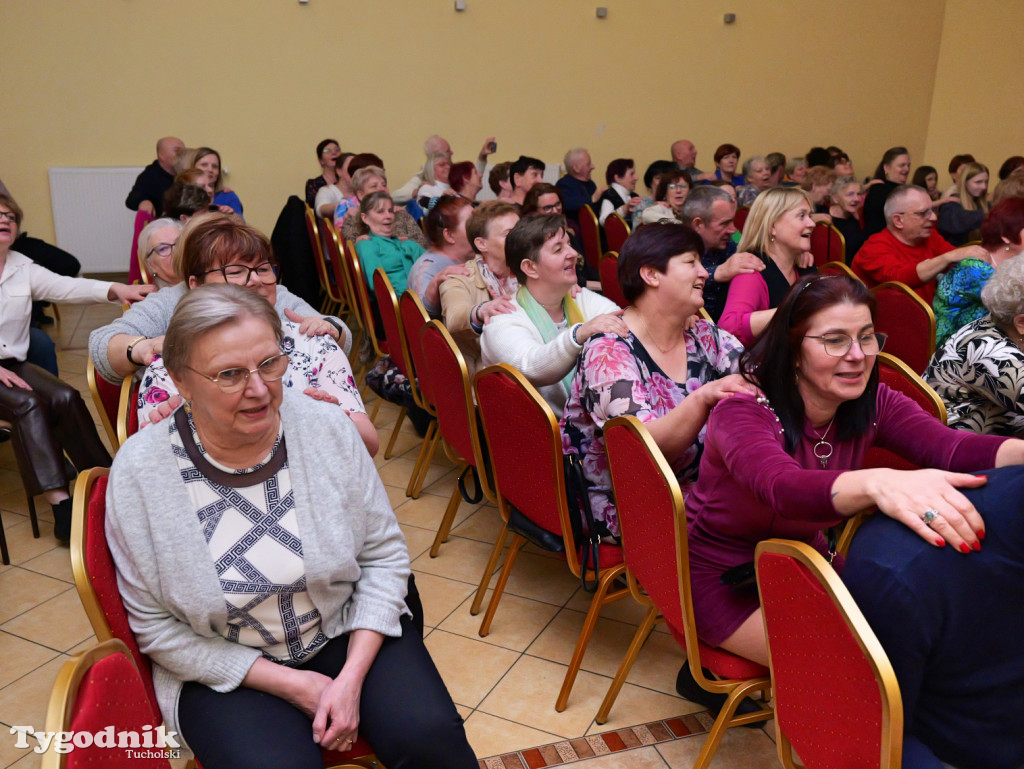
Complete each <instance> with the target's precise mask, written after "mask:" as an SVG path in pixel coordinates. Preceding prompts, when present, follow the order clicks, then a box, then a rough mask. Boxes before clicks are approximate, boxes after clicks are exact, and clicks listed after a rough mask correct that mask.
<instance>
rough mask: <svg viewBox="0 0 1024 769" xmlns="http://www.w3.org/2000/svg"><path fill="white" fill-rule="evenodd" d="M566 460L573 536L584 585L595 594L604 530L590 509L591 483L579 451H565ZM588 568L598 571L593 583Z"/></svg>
mask: <svg viewBox="0 0 1024 769" xmlns="http://www.w3.org/2000/svg"><path fill="white" fill-rule="evenodd" d="M562 460H563V462H564V466H565V496H566V501H567V502H568V503H569V522H570V523H571V524H572V538H573V542H575V543H576V548H577V550H579V551H580V586H581V587H582V588H583V590H584V591H586V592H587V593H593V592H595V591H596V590H597V585H598V583H599V582H600V581H601V574H600V571H601V558H600V547H601V532H600V531H598V529H597V526H595V525H594V513H593V511H592V510H591V508H590V494H589V493H588V490H589V488H590V484H589V483H588V481H587V477H586V476H585V475H584V474H583V463H582V462H581V461H580V456H579V454H565V455H564V456H563V457H562ZM584 527H585V529H586V530H584ZM588 570H592V571H593V572H594V581H593V582H592V583H591V582H587V571H588Z"/></svg>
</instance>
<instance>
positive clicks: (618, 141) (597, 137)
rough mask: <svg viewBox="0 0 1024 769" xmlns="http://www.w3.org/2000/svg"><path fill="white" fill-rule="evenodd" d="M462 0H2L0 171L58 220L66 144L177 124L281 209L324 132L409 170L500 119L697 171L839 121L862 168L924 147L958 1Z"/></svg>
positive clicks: (801, 145) (168, 130)
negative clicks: (53, 180) (673, 156)
mask: <svg viewBox="0 0 1024 769" xmlns="http://www.w3.org/2000/svg"><path fill="white" fill-rule="evenodd" d="M598 2H602V3H605V4H606V5H608V7H609V17H608V18H607V19H605V20H603V21H602V20H598V19H596V18H595V14H594V8H595V6H596V5H597V4H598ZM468 5H469V9H468V10H467V11H466V12H465V13H455V12H454V11H453V10H452V6H453V3H452V0H393V1H392V2H390V3H384V2H381V1H380V0H311V2H310V3H309V4H308V5H300V4H299V3H298V2H295V0H244V2H243V1H242V0H233V1H229V0H217V1H216V2H198V0H181V1H180V2H156V1H155V0H90V1H89V2H66V0H65V1H64V2H60V1H58V0H2V22H0V51H2V52H3V60H4V65H3V74H4V81H5V84H4V89H3V90H4V95H3V101H2V105H0V177H2V178H3V180H4V182H5V183H6V184H7V186H8V187H9V188H10V189H11V190H12V192H13V193H14V194H15V195H16V196H17V197H18V199H19V202H20V203H21V204H22V206H23V207H24V208H25V210H26V214H27V221H26V225H27V227H28V228H30V229H31V230H32V231H33V232H34V233H35V234H37V235H39V236H41V237H52V232H53V230H52V218H51V214H50V204H49V200H50V198H49V189H48V182H47V169H48V168H49V167H50V166H64V165H68V166H90V165H143V164H145V163H148V162H149V161H150V160H151V159H152V158H153V143H154V141H155V139H156V138H158V137H159V136H162V135H165V134H176V135H178V136H180V137H181V138H183V139H184V140H185V141H186V143H188V144H189V145H190V146H196V145H199V144H204V143H205V144H209V145H211V146H213V147H215V148H217V149H218V150H220V152H221V154H222V157H223V160H224V163H225V166H226V167H227V168H228V169H229V170H230V171H231V174H230V177H229V178H228V184H229V186H231V187H232V188H234V189H235V190H236V191H237V192H238V194H239V195H240V197H241V199H242V201H243V203H244V204H245V207H246V215H247V218H248V219H249V221H250V222H252V223H253V224H255V225H257V226H258V227H261V228H263V229H265V230H267V231H269V230H270V229H271V228H272V227H273V224H274V221H275V219H276V216H277V214H278V212H279V211H280V209H281V206H282V205H283V203H284V200H285V198H286V197H287V195H288V194H290V193H293V192H294V193H299V194H301V190H302V185H303V182H304V181H305V179H306V178H308V177H310V176H313V175H314V173H315V171H316V170H317V165H316V163H315V159H314V147H315V145H316V143H317V141H318V140H320V139H321V138H323V137H325V136H335V137H337V138H338V139H340V140H341V143H342V146H343V148H345V149H352V150H356V151H359V150H372V151H375V152H377V153H378V154H380V155H381V156H382V157H383V158H384V160H385V161H386V164H387V166H388V170H389V174H390V177H391V181H392V184H394V185H395V186H397V185H400V184H401V183H403V182H404V181H405V180H406V179H407V178H408V177H409V176H410V175H411V174H412V172H413V171H414V170H415V169H416V168H417V167H418V166H419V165H420V164H421V163H422V161H423V158H422V150H421V145H422V141H423V139H424V138H425V137H426V136H427V135H428V134H430V133H432V132H434V131H440V132H441V133H443V134H444V135H445V136H446V137H447V138H448V139H450V141H451V143H452V146H453V148H454V150H455V155H456V159H469V158H471V157H472V156H474V155H475V153H476V151H477V150H478V148H479V146H480V144H481V142H482V140H483V138H484V137H485V136H487V135H489V134H495V135H496V136H497V137H498V145H499V151H498V155H497V159H498V160H502V159H508V158H514V157H515V156H517V155H518V154H519V153H525V154H530V155H536V156H539V157H541V158H544V159H545V160H546V161H548V162H558V161H559V160H560V159H561V157H562V155H563V154H564V152H565V150H566V149H568V148H569V147H570V146H574V145H577V144H583V145H586V146H588V147H589V148H590V149H591V152H592V154H593V157H594V160H595V162H596V163H597V165H598V167H599V169H601V171H602V172H603V168H604V166H605V164H607V162H608V161H609V160H611V159H612V158H614V157H618V156H632V157H634V158H635V159H636V161H637V164H638V166H639V168H640V170H641V171H642V169H643V168H644V167H646V164H647V163H649V162H650V161H651V160H654V159H656V158H658V157H664V156H666V155H667V153H668V146H669V144H670V143H671V142H672V141H673V140H674V139H677V138H682V137H687V138H690V139H693V140H694V141H695V142H696V143H697V146H698V148H699V151H700V155H699V157H698V165H699V166H701V167H703V168H705V169H707V168H709V167H710V166H712V162H711V156H712V154H713V152H714V148H715V146H717V144H719V143H721V142H724V141H730V142H733V143H735V144H737V145H739V146H740V147H741V149H742V150H743V151H744V154H745V155H750V154H755V153H766V152H769V151H776V150H777V151H781V152H784V153H786V154H787V155H795V154H803V153H804V152H805V151H806V150H807V149H808V147H810V146H811V145H812V144H829V143H836V144H839V145H840V146H842V147H844V148H846V149H847V151H849V152H850V154H851V155H852V157H853V160H854V163H855V166H856V168H857V171H858V173H859V174H861V175H864V174H867V173H869V172H870V170H871V168H872V167H873V166H874V164H875V163H876V162H877V159H878V157H879V156H880V155H881V153H882V151H883V150H884V149H885V148H886V147H887V146H889V145H891V144H897V143H904V144H907V145H908V146H909V147H910V148H911V151H912V152H914V153H915V156H916V155H918V154H920V153H921V152H922V151H923V149H924V145H925V139H926V135H927V128H928V123H929V115H930V112H932V111H933V109H932V104H931V93H932V88H933V81H934V72H935V66H936V61H937V59H938V56H939V41H940V38H941V37H942V34H941V33H942V21H943V12H944V7H945V3H944V0H899V2H893V0H861V1H860V2H858V3H856V4H849V3H843V4H841V3H837V2H825V1H824V0H818V1H817V2H800V3H798V2H795V0H786V1H785V2H765V0H730V1H729V2H712V1H710V0H690V1H689V2H683V1H681V0H642V2H641V1H638V0H619V1H618V2H615V1H614V0H597V1H595V2H591V1H590V0H587V1H586V2H584V1H583V0H515V1H514V2H513V0H468ZM950 5H951V6H952V8H953V10H954V11H956V12H957V14H959V12H960V10H961V7H963V8H966V7H967V6H968V5H970V6H971V7H972V8H973V6H974V5H975V2H974V1H973V0H950ZM992 7H993V8H995V4H994V3H993V4H992ZM726 11H730V12H734V13H736V14H737V16H738V20H737V22H736V24H734V25H732V26H725V25H723V23H722V14H723V13H724V12H726ZM993 13H994V11H993ZM954 15H956V14H954ZM1018 15H1019V14H1018ZM944 50H945V49H944ZM981 63H982V62H979V64H981ZM984 64H988V62H987V61H986V62H984ZM1013 125H1014V127H1017V126H1019V125H1020V121H1016V122H1015V124H1013ZM1006 130H1010V126H1009V125H1007V126H1006ZM972 146H974V145H973V144H972ZM601 175H603V173H602V174H601Z"/></svg>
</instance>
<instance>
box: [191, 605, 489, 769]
mask: <svg viewBox="0 0 1024 769" xmlns="http://www.w3.org/2000/svg"><path fill="white" fill-rule="evenodd" d="M347 653H348V636H340V637H338V638H335V639H333V640H332V641H330V642H328V643H327V645H326V646H324V648H323V649H321V650H320V652H319V653H318V654H317V655H316V656H315V657H313V659H311V660H309V661H308V662H306V663H305V664H303V665H300V666H299V669H300V670H314V671H316V672H318V673H322V674H324V675H327V676H331V677H332V678H333V677H335V676H337V675H338V673H339V672H340V671H341V668H342V666H343V665H344V664H345V658H346V656H347ZM178 723H179V725H180V728H181V734H182V736H183V737H184V738H185V740H186V741H187V742H188V745H189V747H190V748H191V749H192V751H193V752H194V753H195V754H196V758H197V759H199V762H200V763H201V764H202V765H203V767H204V769H233V768H234V767H246V769H322V767H323V761H322V758H321V755H320V747H319V746H318V745H317V744H316V743H315V742H313V736H312V735H313V726H312V721H311V720H310V719H309V718H308V717H307V716H306V715H305V714H304V713H303V712H302V711H300V710H299V709H298V708H296V707H294V706H292V705H290V704H289V703H287V702H285V701H284V700H282V699H280V698H278V697H275V696H274V695H272V694H266V693H264V692H259V691H256V690H255V689H248V688H246V687H244V686H240V687H239V688H237V689H235V690H234V691H232V692H227V693H224V694H218V693H217V692H215V691H213V690H212V689H210V688H209V687H207V686H204V685H203V684H199V683H196V682H195V681H189V682H187V683H186V684H185V686H184V688H183V689H182V692H181V697H180V698H179V699H178ZM359 734H360V735H361V736H363V737H364V738H365V739H366V740H367V742H369V743H370V745H371V746H372V748H373V751H374V753H375V754H376V755H377V757H378V758H379V759H380V761H381V763H383V764H384V766H386V767H388V769H441V767H443V768H444V769H476V767H477V766H478V764H477V760H476V758H475V756H474V755H473V749H472V748H470V746H469V742H468V741H467V739H466V731H465V729H464V728H463V725H462V717H461V716H460V715H459V713H458V711H457V710H456V709H455V705H454V704H453V703H452V698H451V695H449V694H448V690H447V689H446V688H445V685H444V682H443V681H442V680H441V676H440V674H438V672H437V668H436V667H434V662H433V660H431V659H430V655H429V654H428V653H427V649H426V647H425V646H424V645H423V640H422V638H421V637H420V634H419V633H418V632H417V631H416V628H415V626H414V625H413V621H412V620H411V619H410V618H409V617H403V618H402V635H401V637H399V638H385V639H384V644H383V646H381V649H380V652H379V653H378V654H377V658H376V659H375V660H374V662H373V665H372V666H371V667H370V672H369V673H368V674H367V676H366V681H365V682H364V684H363V691H362V695H361V697H360V703H359Z"/></svg>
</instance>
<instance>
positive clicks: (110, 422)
mask: <svg viewBox="0 0 1024 769" xmlns="http://www.w3.org/2000/svg"><path fill="white" fill-rule="evenodd" d="M85 373H86V378H87V379H88V380H89V385H90V389H91V390H92V392H93V403H95V404H96V405H97V406H98V407H99V408H100V418H101V421H102V422H103V427H104V428H105V429H106V431H107V435H108V437H110V440H111V443H112V444H113V446H112V448H114V449H116V448H117V442H116V440H117V427H116V425H117V408H118V404H119V403H120V400H121V385H115V384H111V383H110V382H108V381H107V380H106V379H104V378H103V377H101V376H100V375H99V374H98V373H96V368H95V366H94V365H93V362H92V358H90V359H89V362H88V363H87V364H86V368H85Z"/></svg>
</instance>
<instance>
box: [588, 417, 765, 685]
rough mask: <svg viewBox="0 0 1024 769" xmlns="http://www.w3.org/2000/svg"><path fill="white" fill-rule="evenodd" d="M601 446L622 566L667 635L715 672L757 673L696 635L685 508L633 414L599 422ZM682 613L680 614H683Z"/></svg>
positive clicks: (753, 664)
mask: <svg viewBox="0 0 1024 769" xmlns="http://www.w3.org/2000/svg"><path fill="white" fill-rule="evenodd" d="M604 438H605V450H606V451H607V453H608V467H609V469H610V471H611V476H612V489H613V491H614V495H615V508H616V510H617V512H618V516H619V526H620V528H621V535H622V554H623V560H624V561H625V562H626V566H627V567H628V568H629V570H630V571H631V572H632V573H633V575H634V576H635V577H636V578H637V579H638V580H639V582H640V584H641V585H643V587H644V590H645V591H646V592H647V594H648V595H649V596H650V598H651V600H652V601H653V602H654V605H655V606H657V607H658V609H659V610H660V611H661V613H662V615H663V616H664V617H665V622H666V624H667V625H668V628H669V630H670V631H671V632H672V635H673V636H675V638H676V640H677V641H678V642H679V643H680V645H682V646H683V647H687V646H688V641H687V638H692V639H693V640H694V643H695V644H696V647H697V648H696V649H694V650H688V653H689V654H691V655H692V656H690V662H691V664H693V663H694V662H695V661H696V662H699V664H700V665H701V666H702V667H707V668H710V669H711V670H712V671H713V672H714V673H715V674H716V675H717V676H720V677H722V678H730V679H750V678H758V677H761V676H764V675H766V674H767V670H766V669H765V668H764V667H762V666H761V665H759V664H757V663H756V662H751V661H750V660H747V659H744V658H742V657H738V656H736V655H735V654H731V653H730V652H727V651H725V650H724V649H718V648H713V647H710V646H707V645H705V644H704V643H703V642H701V641H699V640H697V635H696V626H695V624H694V618H693V604H692V602H691V600H690V595H689V584H690V582H689V574H690V555H689V544H688V540H687V534H686V510H685V508H684V505H683V494H682V491H681V489H680V488H679V483H678V481H677V480H676V477H675V473H673V472H672V468H671V467H670V466H669V464H668V461H667V460H666V459H665V457H664V455H663V454H662V452H661V449H659V448H658V447H657V444H655V443H654V440H653V439H652V438H651V437H650V434H649V433H648V432H647V429H646V428H645V427H644V426H643V425H642V424H641V423H640V420H638V419H637V418H636V417H633V416H625V417H616V418H615V419H613V420H611V421H609V422H608V423H607V424H606V425H605V433H604ZM684 612H686V615H685V616H684Z"/></svg>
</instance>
